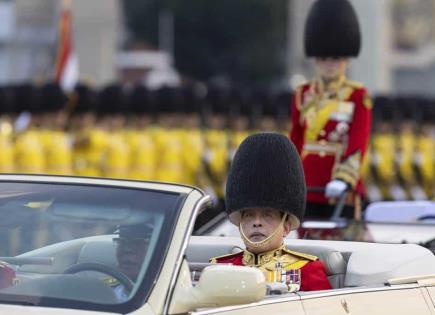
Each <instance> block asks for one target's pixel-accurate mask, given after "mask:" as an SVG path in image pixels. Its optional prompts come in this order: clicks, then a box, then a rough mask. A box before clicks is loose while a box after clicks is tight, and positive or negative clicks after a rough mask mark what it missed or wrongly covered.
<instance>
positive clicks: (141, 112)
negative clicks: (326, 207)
mask: <svg viewBox="0 0 435 315" xmlns="http://www.w3.org/2000/svg"><path fill="white" fill-rule="evenodd" d="M290 102H291V93H290V92H289V91H281V92H273V93H272V92H270V91H265V90H247V89H246V90H243V89H223V88H217V87H216V88H214V87H210V86H205V85H201V84H198V85H190V86H187V87H182V88H161V89H159V90H148V89H146V88H145V87H143V86H134V87H128V88H127V87H123V86H121V85H118V84H112V85H108V86H105V87H103V88H101V89H93V88H90V87H88V86H87V85H85V84H78V85H77V86H76V88H75V90H74V91H73V92H71V93H68V94H65V93H63V92H62V90H61V88H60V87H59V86H58V85H57V84H56V83H47V84H45V85H42V86H35V85H32V84H19V85H15V86H5V87H2V88H1V89H0V150H1V152H2V154H1V155H0V172H2V173H44V174H58V175H78V176H97V177H111V178H126V179H139V180H152V181H164V182H177V183H184V184H188V185H194V186H197V187H201V188H203V189H204V190H205V191H206V192H207V193H209V194H211V195H212V196H214V197H215V198H216V199H217V200H219V199H220V200H222V199H223V193H224V183H225V179H226V174H227V170H228V167H229V165H230V163H231V159H232V156H233V154H234V152H235V150H236V149H237V147H238V145H239V144H240V143H241V142H242V140H243V139H244V138H245V137H246V136H247V135H249V134H251V133H253V132H258V131H276V132H281V133H283V134H286V135H288V132H289V128H290V127H291V126H290V119H289V114H290V113H289V109H290ZM374 103H375V106H374V111H373V115H374V125H373V134H372V139H371V146H370V150H369V152H368V154H367V158H366V159H365V163H364V166H363V169H362V172H363V177H364V178H365V182H366V186H367V192H368V199H369V201H376V200H406V199H416V200H420V199H432V198H434V196H435V195H434V189H435V188H434V187H435V161H434V159H435V158H434V152H435V135H434V128H435V124H434V121H435V117H434V116H435V115H434V110H435V100H431V99H427V98H391V97H376V98H375V102H374Z"/></svg>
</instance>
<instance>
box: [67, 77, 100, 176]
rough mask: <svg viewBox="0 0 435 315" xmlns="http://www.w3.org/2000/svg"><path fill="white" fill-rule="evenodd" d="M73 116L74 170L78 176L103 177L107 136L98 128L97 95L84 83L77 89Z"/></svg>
mask: <svg viewBox="0 0 435 315" xmlns="http://www.w3.org/2000/svg"><path fill="white" fill-rule="evenodd" d="M74 100H75V102H74V107H73V112H72V116H71V132H72V136H73V148H74V149H73V169H74V174H75V175H78V176H101V175H102V173H101V162H102V161H101V160H102V152H104V150H105V148H106V144H107V134H106V132H104V131H103V130H100V129H98V128H97V126H96V120H97V117H96V111H97V95H96V93H95V92H94V91H93V90H92V89H91V88H89V87H88V86H87V85H85V84H83V83H79V84H78V85H77V86H76V88H75V97H74Z"/></svg>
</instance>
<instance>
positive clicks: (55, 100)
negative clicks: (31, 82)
mask: <svg viewBox="0 0 435 315" xmlns="http://www.w3.org/2000/svg"><path fill="white" fill-rule="evenodd" d="M67 101H68V99H67V97H66V95H65V94H64V93H63V91H62V89H61V87H60V86H59V84H57V83H47V84H45V85H44V86H42V87H41V89H40V102H41V104H40V107H41V111H42V113H41V114H42V117H41V126H40V128H39V131H38V134H39V137H40V139H41V142H42V145H43V150H44V156H45V167H46V169H45V173H47V174H55V175H71V174H72V141H71V138H70V135H69V134H68V133H66V131H65V130H66V123H67V118H68V117H67V113H66V110H65V106H66V104H67Z"/></svg>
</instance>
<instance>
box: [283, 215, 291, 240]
mask: <svg viewBox="0 0 435 315" xmlns="http://www.w3.org/2000/svg"><path fill="white" fill-rule="evenodd" d="M291 221H292V220H290V219H289V218H287V219H286V220H285V221H284V223H283V225H284V231H283V237H286V236H287V235H288V234H289V233H290V232H291V230H292V224H291Z"/></svg>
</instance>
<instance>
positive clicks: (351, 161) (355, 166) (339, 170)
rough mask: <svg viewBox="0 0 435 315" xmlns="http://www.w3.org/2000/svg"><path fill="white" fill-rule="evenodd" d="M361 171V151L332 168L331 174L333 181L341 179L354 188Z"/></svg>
mask: <svg viewBox="0 0 435 315" xmlns="http://www.w3.org/2000/svg"><path fill="white" fill-rule="evenodd" d="M360 169H361V151H359V150H358V151H356V152H355V153H353V154H352V155H350V156H349V157H348V158H347V159H345V160H344V161H342V162H341V163H338V164H336V165H335V166H334V169H333V172H332V178H333V179H341V180H343V181H345V182H346V183H348V184H349V185H351V186H352V188H355V185H356V182H357V181H358V179H359V177H360V176H359V175H360Z"/></svg>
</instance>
